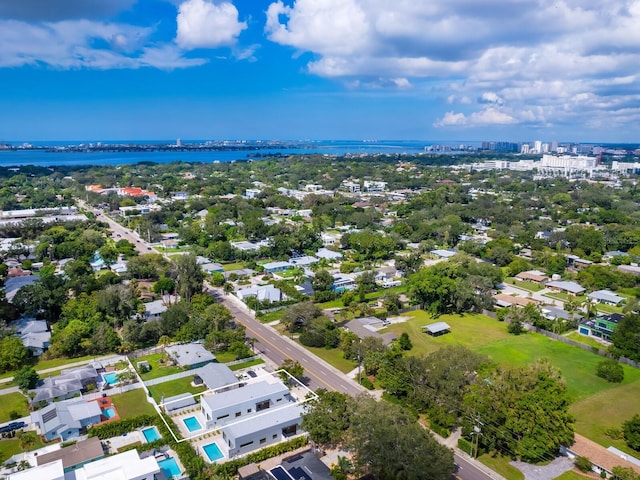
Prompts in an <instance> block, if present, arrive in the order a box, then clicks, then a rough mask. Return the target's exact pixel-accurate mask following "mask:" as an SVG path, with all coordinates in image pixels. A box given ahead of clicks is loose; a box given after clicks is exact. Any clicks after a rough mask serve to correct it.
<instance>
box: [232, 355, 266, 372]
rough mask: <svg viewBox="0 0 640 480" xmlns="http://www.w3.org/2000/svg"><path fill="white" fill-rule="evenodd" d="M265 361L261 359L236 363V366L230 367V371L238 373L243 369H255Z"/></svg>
mask: <svg viewBox="0 0 640 480" xmlns="http://www.w3.org/2000/svg"><path fill="white" fill-rule="evenodd" d="M263 363H264V360H262V359H261V358H256V359H255V360H249V361H248V362H242V363H236V364H235V365H231V366H229V370H232V371H234V372H235V371H236V370H242V369H243V368H249V367H254V366H256V365H262V364H263Z"/></svg>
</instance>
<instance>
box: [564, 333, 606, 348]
mask: <svg viewBox="0 0 640 480" xmlns="http://www.w3.org/2000/svg"><path fill="white" fill-rule="evenodd" d="M563 336H564V337H567V338H570V339H571V340H575V341H576V342H580V343H584V344H585V345H589V346H590V347H594V348H597V349H599V350H606V349H607V347H605V346H604V345H602V344H601V343H600V342H598V341H597V340H596V339H595V338H593V337H587V336H585V335H580V334H579V333H578V332H576V331H573V332H571V333H568V334H566V335H563Z"/></svg>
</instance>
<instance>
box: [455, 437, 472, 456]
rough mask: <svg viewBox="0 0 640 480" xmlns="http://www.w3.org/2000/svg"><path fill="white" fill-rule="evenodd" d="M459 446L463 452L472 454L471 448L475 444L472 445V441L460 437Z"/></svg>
mask: <svg viewBox="0 0 640 480" xmlns="http://www.w3.org/2000/svg"><path fill="white" fill-rule="evenodd" d="M458 448H459V449H460V450H462V451H463V452H465V453H468V454H469V455H471V454H472V451H471V449H472V448H473V446H472V445H471V442H470V441H469V440H467V439H466V438H463V437H460V438H459V439H458Z"/></svg>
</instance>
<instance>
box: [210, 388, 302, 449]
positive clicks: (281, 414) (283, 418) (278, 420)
mask: <svg viewBox="0 0 640 480" xmlns="http://www.w3.org/2000/svg"><path fill="white" fill-rule="evenodd" d="M240 390H242V389H240ZM301 417H302V407H300V405H298V404H297V403H290V404H288V405H286V406H282V407H279V408H269V409H267V410H263V411H262V412H260V413H258V414H256V415H251V416H246V417H244V420H240V421H238V422H235V423H232V424H230V425H227V426H225V427H222V430H224V431H226V432H227V436H230V437H232V438H241V437H244V436H246V435H250V434H252V433H257V432H261V431H263V430H265V429H267V428H270V427H276V428H277V427H278V426H280V425H284V424H286V423H290V422H293V421H294V420H299V419H300V418H301Z"/></svg>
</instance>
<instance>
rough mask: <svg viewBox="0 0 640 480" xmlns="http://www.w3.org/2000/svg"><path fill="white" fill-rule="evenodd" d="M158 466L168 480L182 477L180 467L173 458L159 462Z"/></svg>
mask: <svg viewBox="0 0 640 480" xmlns="http://www.w3.org/2000/svg"><path fill="white" fill-rule="evenodd" d="M158 466H159V467H160V468H161V469H162V471H163V472H164V474H165V476H166V477H167V478H171V477H177V476H179V475H180V467H178V464H177V462H176V459H175V458H173V457H169V458H165V459H164V460H160V461H159V462H158Z"/></svg>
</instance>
